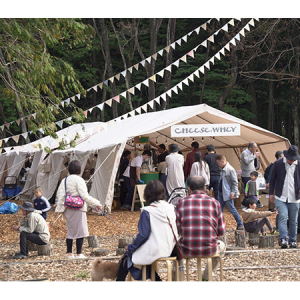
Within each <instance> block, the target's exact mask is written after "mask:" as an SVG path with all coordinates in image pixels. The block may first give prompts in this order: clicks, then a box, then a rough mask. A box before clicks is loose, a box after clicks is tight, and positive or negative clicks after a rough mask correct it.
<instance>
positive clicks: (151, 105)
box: [0, 100, 154, 147]
mask: <svg viewBox="0 0 300 300" xmlns="http://www.w3.org/2000/svg"><path fill="white" fill-rule="evenodd" d="M148 105H149V106H150V108H152V109H153V107H154V100H151V101H149V102H148ZM0 147H1V146H0Z"/></svg>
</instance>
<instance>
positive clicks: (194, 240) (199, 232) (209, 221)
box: [176, 176, 226, 280]
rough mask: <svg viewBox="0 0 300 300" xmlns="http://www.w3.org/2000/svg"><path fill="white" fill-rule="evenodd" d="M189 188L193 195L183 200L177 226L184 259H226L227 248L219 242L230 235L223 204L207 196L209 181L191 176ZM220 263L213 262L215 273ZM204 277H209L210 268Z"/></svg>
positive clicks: (214, 260)
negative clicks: (227, 232)
mask: <svg viewBox="0 0 300 300" xmlns="http://www.w3.org/2000/svg"><path fill="white" fill-rule="evenodd" d="M187 188H188V191H189V196H187V197H185V198H183V199H181V200H179V203H178V205H177V206H176V225H177V230H178V234H179V235H180V236H181V237H180V240H179V243H180V246H181V250H182V254H183V256H184V257H198V256H202V257H203V256H212V255H214V254H217V253H219V254H220V255H221V256H224V253H225V249H226V246H225V244H224V243H223V242H222V241H220V240H219V239H218V236H222V235H224V234H225V232H226V227H225V221H224V217H223V213H222V209H221V206H220V203H219V202H218V201H217V200H216V199H215V198H212V197H209V196H208V195H207V194H206V193H205V192H206V187H205V179H204V178H203V177H201V176H194V177H189V178H188V180H187ZM218 263H219V260H218V259H216V258H213V259H212V267H213V272H214V271H215V270H216V268H217V266H218ZM202 278H204V280H207V278H208V268H207V266H206V268H205V270H204V273H203V275H202Z"/></svg>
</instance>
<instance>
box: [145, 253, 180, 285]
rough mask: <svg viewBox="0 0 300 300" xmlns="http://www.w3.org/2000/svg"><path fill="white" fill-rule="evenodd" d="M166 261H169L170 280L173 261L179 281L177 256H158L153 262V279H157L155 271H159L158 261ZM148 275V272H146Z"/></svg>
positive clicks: (170, 278) (176, 278) (169, 278)
mask: <svg viewBox="0 0 300 300" xmlns="http://www.w3.org/2000/svg"><path fill="white" fill-rule="evenodd" d="M159 261H165V262H166V263H167V272H168V273H167V274H168V281H172V261H173V262H174V263H175V281H179V263H178V260H177V258H176V257H162V258H158V259H157V260H156V261H155V262H153V263H152V264H151V281H155V271H156V272H157V270H158V268H157V263H158V262H159ZM145 275H146V274H145Z"/></svg>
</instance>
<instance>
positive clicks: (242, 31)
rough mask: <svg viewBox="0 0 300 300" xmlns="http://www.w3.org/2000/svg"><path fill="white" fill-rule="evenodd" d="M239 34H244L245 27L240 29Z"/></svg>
mask: <svg viewBox="0 0 300 300" xmlns="http://www.w3.org/2000/svg"><path fill="white" fill-rule="evenodd" d="M240 34H241V35H242V36H245V28H242V30H241V31H240Z"/></svg>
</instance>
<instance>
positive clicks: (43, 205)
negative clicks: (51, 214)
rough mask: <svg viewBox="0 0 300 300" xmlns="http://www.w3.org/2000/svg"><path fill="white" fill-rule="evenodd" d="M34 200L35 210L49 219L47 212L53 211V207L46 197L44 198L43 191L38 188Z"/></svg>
mask: <svg viewBox="0 0 300 300" xmlns="http://www.w3.org/2000/svg"><path fill="white" fill-rule="evenodd" d="M34 196H35V198H34V200H33V205H34V209H35V210H40V211H41V212H42V217H43V218H44V219H45V220H46V219H47V211H49V210H50V209H51V205H50V203H49V201H48V199H47V198H46V197H44V196H43V189H42V188H41V187H40V186H37V187H36V188H35V190H34Z"/></svg>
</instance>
